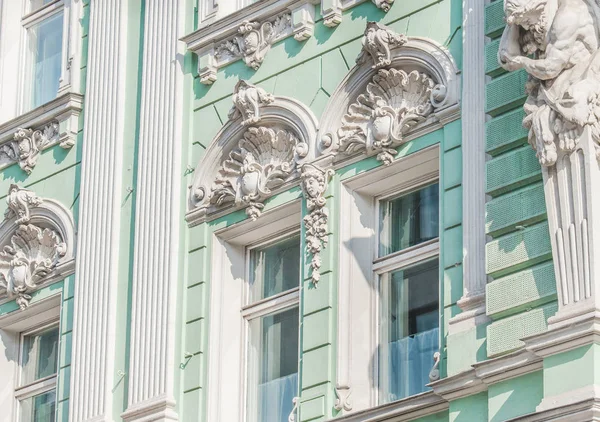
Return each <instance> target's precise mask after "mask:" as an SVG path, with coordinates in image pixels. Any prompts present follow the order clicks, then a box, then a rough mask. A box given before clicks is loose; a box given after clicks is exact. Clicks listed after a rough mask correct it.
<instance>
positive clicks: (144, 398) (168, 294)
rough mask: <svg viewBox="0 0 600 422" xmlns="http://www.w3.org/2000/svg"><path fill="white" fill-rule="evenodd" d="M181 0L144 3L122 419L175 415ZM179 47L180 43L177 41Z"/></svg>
mask: <svg viewBox="0 0 600 422" xmlns="http://www.w3.org/2000/svg"><path fill="white" fill-rule="evenodd" d="M184 3H185V2H184V1H182V0H165V1H161V2H148V3H146V8H145V16H144V29H145V34H144V46H143V58H142V69H143V73H142V88H141V111H140V129H139V156H138V159H139V167H138V178H137V186H136V188H135V191H136V198H137V207H136V215H135V239H134V262H133V282H132V315H131V352H130V364H129V373H130V375H129V378H128V382H129V403H128V408H127V410H126V411H125V413H123V414H122V417H123V420H125V421H128V422H129V421H142V420H143V421H148V420H152V421H176V420H178V415H177V413H176V412H175V398H174V380H173V377H174V372H175V368H174V363H175V327H176V325H175V317H176V312H175V311H176V309H175V308H176V299H177V284H178V283H179V280H180V275H179V273H178V260H179V255H180V253H179V250H180V248H179V245H180V242H179V228H180V223H181V218H182V214H181V212H180V203H181V201H182V197H181V189H180V187H181V178H180V176H181V174H182V172H181V171H180V169H181V135H182V129H181V128H182V92H183V86H182V83H183V72H182V66H183V57H184V52H185V50H184V49H183V48H179V47H180V44H179V42H178V39H179V38H180V37H181V36H182V35H183V33H181V32H180V31H181V30H182V29H183V28H184V21H183V17H184V9H183V6H184ZM181 46H183V45H182V44H181Z"/></svg>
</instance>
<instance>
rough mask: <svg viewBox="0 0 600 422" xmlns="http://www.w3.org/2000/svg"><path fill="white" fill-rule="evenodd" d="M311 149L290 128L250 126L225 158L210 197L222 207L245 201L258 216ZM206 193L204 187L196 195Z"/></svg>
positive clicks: (251, 213)
mask: <svg viewBox="0 0 600 422" xmlns="http://www.w3.org/2000/svg"><path fill="white" fill-rule="evenodd" d="M307 153H308V146H307V145H306V144H305V143H303V142H300V141H299V140H298V138H297V137H296V136H295V135H294V134H293V133H291V132H289V131H287V130H283V129H278V128H267V127H250V128H249V129H248V130H247V131H246V132H245V133H244V135H243V138H242V139H241V140H240V141H239V143H238V146H237V148H235V149H234V150H232V151H231V152H230V153H229V158H228V159H226V160H225V161H224V162H223V164H222V166H221V169H220V170H219V173H218V175H217V177H216V179H215V181H214V183H213V185H212V187H211V188H210V192H208V196H207V198H206V199H207V200H208V201H209V202H210V204H212V205H216V206H218V207H219V206H222V205H224V204H229V203H233V204H235V205H236V206H240V205H243V206H245V207H246V214H247V215H248V216H249V217H250V218H252V219H253V220H256V219H257V218H258V217H259V216H260V214H261V211H262V209H263V208H264V204H263V201H264V200H265V199H266V198H268V197H269V196H270V195H271V193H272V191H273V190H274V189H277V188H279V187H280V186H282V185H283V184H284V183H285V182H286V181H288V179H290V178H291V177H292V176H293V174H294V173H295V172H296V167H297V166H296V163H297V161H298V160H299V159H300V158H302V157H305V156H306V154H307ZM204 197H205V191H204V189H203V188H200V189H199V190H197V191H196V199H198V200H200V201H201V200H203V199H204Z"/></svg>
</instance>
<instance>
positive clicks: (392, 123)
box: [338, 53, 443, 165]
mask: <svg viewBox="0 0 600 422" xmlns="http://www.w3.org/2000/svg"><path fill="white" fill-rule="evenodd" d="M373 54H375V53H373ZM374 57H375V56H374ZM377 57H379V58H380V56H377ZM385 60H386V61H387V60H388V59H385ZM377 66H379V65H376V67H377ZM441 91H443V89H442V88H440V87H439V86H438V85H436V84H435V82H434V81H433V80H432V79H431V78H430V77H429V76H427V75H426V74H424V73H420V72H418V71H416V70H413V71H412V72H410V73H406V72H405V71H404V70H398V69H389V70H387V69H380V70H378V71H377V74H376V75H374V76H373V78H372V81H371V82H370V83H369V84H368V85H367V87H366V89H365V91H364V93H363V94H361V95H359V96H358V98H357V99H356V101H355V102H354V103H352V104H351V105H350V106H349V107H348V112H347V113H346V115H344V117H343V119H342V127H341V128H340V129H339V130H338V138H339V144H340V147H339V151H340V152H343V153H346V154H354V153H356V152H358V151H365V152H366V153H367V155H373V154H377V159H378V160H380V161H382V162H383V163H384V164H386V165H389V164H391V163H392V161H394V157H395V156H396V150H395V149H394V148H393V147H395V146H398V145H400V144H402V143H403V142H404V135H405V134H406V133H408V131H410V130H411V128H413V127H414V126H416V125H417V124H418V123H420V122H422V121H424V120H425V119H426V118H427V116H429V115H430V114H431V113H432V111H433V109H434V104H435V102H436V99H435V98H434V96H435V93H437V92H441ZM442 100H443V99H442Z"/></svg>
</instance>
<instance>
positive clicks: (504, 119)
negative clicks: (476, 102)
mask: <svg viewBox="0 0 600 422" xmlns="http://www.w3.org/2000/svg"><path fill="white" fill-rule="evenodd" d="M524 117H525V112H524V111H523V108H522V107H519V108H517V109H516V110H513V111H511V112H509V113H505V114H502V115H500V116H498V117H496V118H494V119H492V120H490V121H489V122H487V123H486V125H485V151H486V152H487V153H488V154H491V155H498V154H500V153H501V152H504V151H507V150H509V149H511V148H515V147H517V146H520V145H523V144H524V143H526V142H527V129H525V128H524V127H523V118H524Z"/></svg>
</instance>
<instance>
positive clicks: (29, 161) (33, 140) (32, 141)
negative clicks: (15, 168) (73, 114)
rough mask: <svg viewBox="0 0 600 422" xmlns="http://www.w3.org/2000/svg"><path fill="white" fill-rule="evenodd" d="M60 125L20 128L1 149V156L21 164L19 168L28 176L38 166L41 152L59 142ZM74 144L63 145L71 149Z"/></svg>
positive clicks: (62, 145)
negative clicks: (35, 128) (34, 128)
mask: <svg viewBox="0 0 600 422" xmlns="http://www.w3.org/2000/svg"><path fill="white" fill-rule="evenodd" d="M58 137H59V132H58V123H56V122H53V123H49V124H47V125H46V126H44V127H43V128H41V129H38V130H33V129H23V128H19V129H18V130H17V131H16V132H15V134H14V136H13V138H14V139H13V141H11V142H8V143H6V144H4V145H2V146H1V147H0V155H4V156H6V157H7V158H8V159H9V160H11V161H16V162H18V163H19V167H21V169H23V171H24V172H25V173H27V174H30V173H31V172H32V171H33V168H34V167H35V165H36V164H37V159H38V156H39V155H40V151H41V150H42V149H43V148H44V147H45V146H46V145H47V144H49V143H51V142H54V141H56V140H58ZM71 146H72V144H70V143H67V144H62V143H61V147H63V148H70V147H71Z"/></svg>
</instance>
